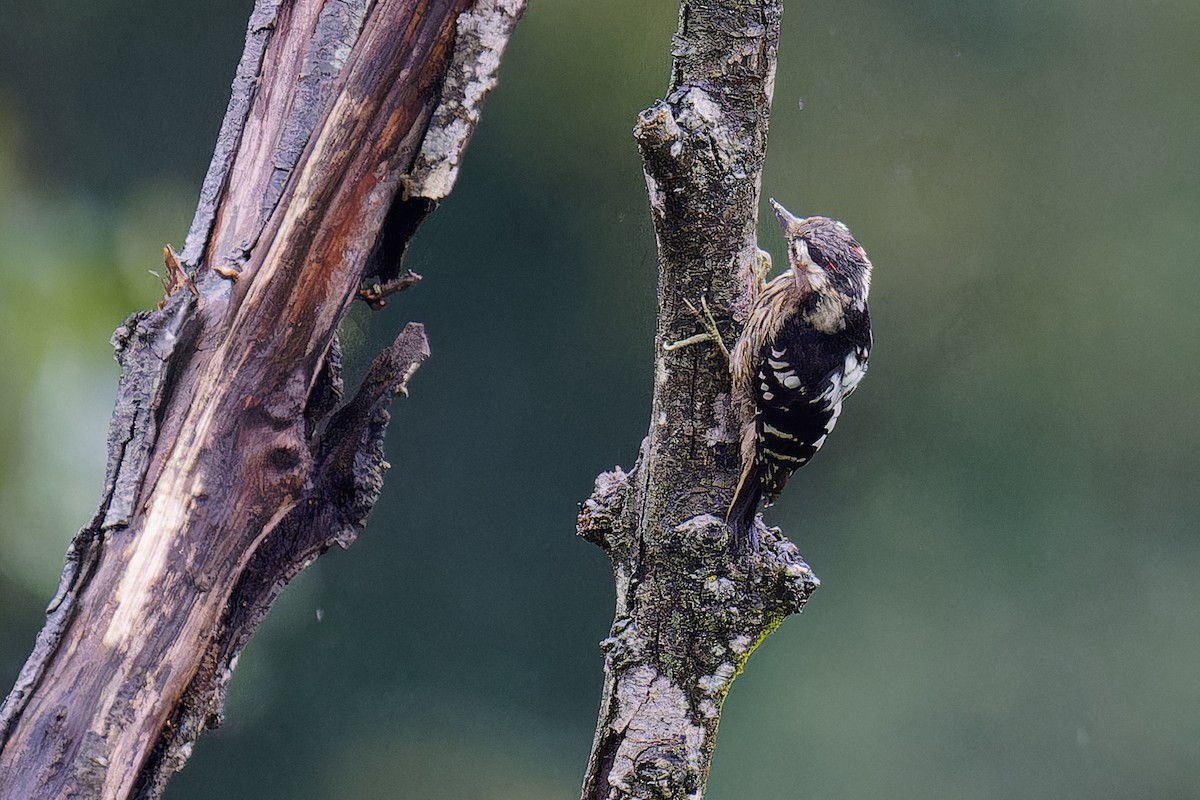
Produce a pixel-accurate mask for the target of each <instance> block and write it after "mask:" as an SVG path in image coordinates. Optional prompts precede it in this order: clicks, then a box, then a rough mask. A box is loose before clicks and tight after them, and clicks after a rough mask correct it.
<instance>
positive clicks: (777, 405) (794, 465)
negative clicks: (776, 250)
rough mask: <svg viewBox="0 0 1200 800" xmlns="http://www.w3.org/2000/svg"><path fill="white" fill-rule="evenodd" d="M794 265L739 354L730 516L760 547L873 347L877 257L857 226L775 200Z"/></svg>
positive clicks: (767, 293) (763, 303) (769, 287)
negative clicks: (783, 496)
mask: <svg viewBox="0 0 1200 800" xmlns="http://www.w3.org/2000/svg"><path fill="white" fill-rule="evenodd" d="M771 205H772V206H774V208H775V215H776V217H778V219H779V224H780V225H781V226H783V233H784V236H785V237H786V238H787V241H788V270H787V271H786V272H784V273H783V274H782V275H779V276H778V277H776V278H775V279H773V280H771V281H770V282H769V283H767V284H766V285H764V286H763V287H762V289H761V292H760V294H759V295H758V297H757V298H756V300H755V302H754V305H753V307H752V309H751V311H750V316H749V319H748V320H747V322H746V327H745V328H744V329H743V331H742V335H741V337H740V338H739V339H738V340H737V343H736V344H735V345H734V348H733V351H732V352H731V354H730V359H729V369H730V373H731V378H732V386H733V398H734V401H735V404H736V405H737V407H738V408H739V409H740V410H741V414H742V419H743V421H744V422H743V425H744V427H743V429H742V441H741V449H742V473H741V477H740V479H739V480H738V485H737V489H736V490H735V491H734V496H733V501H732V502H731V503H730V505H729V511H728V513H727V515H726V519H727V521H728V523H729V525H730V528H731V529H732V530H733V536H734V543H735V546H737V547H739V548H740V547H743V546H744V545H745V543H746V541H747V536H749V543H750V546H751V547H752V548H754V549H757V548H758V536H757V535H756V533H755V527H754V517H755V514H757V513H758V509H759V507H760V506H761V505H762V504H763V502H764V501H765V502H766V504H767V505H770V504H771V503H773V502H774V501H775V499H776V498H777V497H779V493H780V492H781V491H783V487H784V484H786V483H787V481H788V478H790V477H791V476H792V473H793V472H795V471H796V470H797V469H799V468H800V467H802V466H804V465H805V464H807V463H808V461H809V460H810V459H811V458H812V457H813V455H814V454H816V452H817V451H818V450H820V449H821V445H823V444H825V439H826V437H828V436H829V433H830V431H832V430H833V426H834V425H835V424H836V423H837V420H838V415H839V414H841V413H842V401H843V400H845V399H846V398H847V397H848V396H849V395H850V393H851V392H853V391H854V390H855V389H856V388H858V384H859V381H861V380H862V378H863V375H864V374H865V373H866V371H867V357H868V355H869V354H870V351H871V318H870V314H869V312H868V310H867V295H868V293H869V292H870V289H871V262H870V261H869V260H868V259H867V254H866V252H865V251H864V250H863V248H862V245H860V244H859V243H858V242H857V241H855V240H854V237H853V236H851V235H850V229H849V228H847V227H846V226H845V225H843V224H842V223H841V222H838V221H837V220H833V219H829V218H828V217H808V218H804V219H801V218H799V217H796V216H794V215H793V214H791V213H790V212H789V211H788V210H787V209H785V208H784V207H783V206H781V205H780V204H779V203H776V202H775V201H774V200H771Z"/></svg>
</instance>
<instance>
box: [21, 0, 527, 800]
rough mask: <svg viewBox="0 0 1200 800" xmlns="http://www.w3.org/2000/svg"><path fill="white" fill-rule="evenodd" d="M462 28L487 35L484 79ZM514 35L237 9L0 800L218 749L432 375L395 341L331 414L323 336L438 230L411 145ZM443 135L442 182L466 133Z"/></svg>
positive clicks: (503, 8) (404, 4) (370, 13)
mask: <svg viewBox="0 0 1200 800" xmlns="http://www.w3.org/2000/svg"><path fill="white" fill-rule="evenodd" d="M468 9H471V12H472V15H473V17H472V18H473V19H476V20H478V19H479V18H482V19H484V20H490V21H492V22H493V23H494V24H493V26H492V28H491V34H490V42H491V46H490V48H489V49H488V50H486V52H487V53H488V54H489V55H488V58H487V59H484V60H486V61H487V63H486V64H483V65H480V64H476V63H475V62H474V61H473V60H472V58H471V57H470V55H468V54H469V53H472V52H484V51H479V50H476V49H473V48H474V47H475V45H474V44H472V41H473V40H472V38H471V37H470V36H464V34H463V33H462V27H461V25H459V21H460V20H461V19H462V18H463V17H464V16H466V15H464V14H463V12H464V11H467V10H468ZM522 10H523V4H522V3H520V2H514V0H509V2H503V3H497V2H492V0H481V2H478V3H474V4H473V3H472V2H471V1H470V0H374V2H372V1H371V0H260V1H259V2H258V4H257V5H256V7H255V9H254V11H253V13H252V14H251V17H250V23H249V27H248V31H247V36H246V47H245V51H244V53H243V56H242V59H241V62H240V64H239V65H238V69H237V74H236V77H235V80H234V84H233V91H232V97H231V100H230V104H229V108H228V111H227V114H226V118H225V122H224V124H223V125H222V128H221V132H220V135H219V139H218V142H217V144H216V147H215V150H214V155H213V160H212V163H211V166H210V168H209V172H208V175H207V177H206V178H205V181H204V185H203V188H202V190H201V193H200V200H199V203H198V206H197V211H196V217H195V220H194V222H193V224H192V227H191V230H190V232H189V234H188V237H187V241H186V244H185V246H184V250H183V253H182V254H181V255H180V257H179V259H178V260H177V259H176V256H175V254H174V253H173V252H171V251H168V253H167V260H168V265H169V267H171V269H170V270H169V271H170V275H171V282H170V284H169V286H168V295H167V297H165V298H164V301H163V303H162V305H161V307H160V308H159V309H158V310H156V311H152V312H144V313H139V314H134V315H133V316H132V317H130V319H129V320H128V321H127V322H126V323H125V324H124V325H123V326H122V327H121V328H119V329H118V330H117V333H116V334H115V335H114V339H113V344H114V346H115V348H116V352H117V360H118V361H119V362H120V364H121V366H122V371H123V372H122V378H121V382H120V387H119V390H118V399H117V405H116V408H115V410H114V413H113V418H112V423H111V426H110V431H109V441H108V453H109V457H108V468H107V474H106V479H105V491H104V497H103V500H102V502H101V504H100V508H99V510H98V511H97V513H96V515H95V517H94V518H93V519H92V521H91V522H90V523H89V524H88V526H87V527H85V528H84V529H83V530H82V531H81V532H80V533H79V535H78V536H77V537H76V539H75V540H74V542H73V543H72V545H71V548H70V550H69V551H68V554H67V563H66V567H65V569H64V571H63V576H62V580H61V582H60V586H59V589H58V591H57V593H56V594H55V597H54V599H53V600H52V601H51V603H50V607H49V609H48V618H47V622H46V626H45V627H44V628H43V630H42V631H41V632H40V633H39V635H38V638H37V642H36V644H35V647H34V650H33V653H32V654H31V655H30V658H29V660H28V661H27V663H26V664H25V667H24V668H23V669H22V671H21V674H20V676H19V677H18V680H17V683H16V685H15V686H14V688H13V690H12V692H11V693H10V694H9V695H8V697H7V698H6V699H5V701H4V704H3V706H2V707H0V794H3V796H5V797H22V798H57V797H68V796H82V797H95V798H128V797H139V798H153V797H157V796H159V795H160V794H161V792H162V789H163V786H164V785H165V782H166V780H167V779H168V778H169V777H170V775H171V774H172V773H173V772H175V771H176V770H178V769H179V768H180V767H181V766H182V765H183V764H184V762H185V761H186V760H187V758H188V756H189V755H190V752H191V748H192V745H193V743H194V741H195V739H196V737H197V736H198V735H199V734H200V732H201V731H202V730H203V729H204V728H206V727H212V726H214V725H216V724H218V723H219V721H220V715H221V709H222V705H223V702H224V696H225V687H226V685H227V682H228V680H229V677H230V674H231V671H232V669H233V665H234V663H235V662H236V659H237V655H238V653H240V651H241V649H242V648H243V647H244V645H245V643H246V641H247V639H248V638H249V636H250V635H251V634H252V633H253V631H254V629H255V628H256V627H257V625H258V623H259V622H260V621H261V619H262V618H263V616H264V615H265V614H266V612H267V610H268V609H269V608H270V606H271V603H272V602H273V601H274V599H275V597H276V596H277V595H278V593H279V591H280V590H281V589H282V588H283V586H284V585H286V584H287V583H288V581H290V580H291V579H292V578H293V577H294V576H295V575H296V574H297V573H298V572H299V571H300V570H301V569H303V568H304V567H305V566H307V565H308V564H309V563H311V562H312V561H313V560H314V559H315V558H316V557H317V556H319V555H320V554H321V553H322V552H324V551H325V550H327V549H328V548H330V547H332V546H334V545H340V546H343V547H345V546H348V545H349V544H350V543H351V542H352V541H353V539H354V536H355V535H356V533H357V531H358V530H360V529H361V528H362V527H363V526H364V525H365V524H366V520H367V516H368V515H369V513H370V511H371V508H372V507H373V505H374V503H375V501H376V499H377V498H378V496H379V491H380V488H381V486H382V481H383V473H384V471H385V469H386V467H387V464H386V463H385V462H384V460H383V437H384V434H385V432H386V427H387V422H388V408H389V406H390V403H391V400H392V398H393V397H394V396H395V395H396V394H397V393H404V392H405V391H406V387H407V384H408V381H409V379H410V378H411V377H412V375H413V372H414V371H415V370H416V368H417V367H418V366H419V365H420V363H421V362H422V361H423V360H424V359H425V358H426V357H427V356H428V354H429V351H428V346H427V344H426V340H425V335H424V329H423V328H422V327H421V326H420V325H416V324H410V325H409V326H408V327H406V328H405V329H404V331H402V332H401V333H400V335H399V336H398V337H397V339H396V341H395V343H394V344H393V345H392V346H391V347H389V348H388V349H386V350H385V351H384V352H383V353H381V354H380V355H379V357H377V358H376V360H375V362H374V363H373V364H372V366H371V368H370V370H369V372H368V374H367V377H366V378H365V379H364V381H363V383H362V385H361V386H360V387H359V389H358V390H357V392H356V393H355V394H354V396H353V397H352V398H351V399H350V400H348V401H344V402H343V397H342V395H343V390H342V382H341V376H340V368H341V358H340V354H339V351H338V348H337V343H336V338H335V332H336V329H337V326H338V324H339V323H340V322H341V320H342V319H343V318H344V316H345V314H346V312H347V310H348V309H349V306H350V304H351V303H352V302H353V300H354V298H355V297H356V296H358V294H359V291H360V289H361V287H362V285H363V283H364V281H365V282H368V283H371V282H372V281H376V279H379V278H382V279H383V282H384V283H387V284H389V285H391V284H390V278H391V277H392V275H393V273H398V271H399V258H400V255H402V253H403V247H404V245H405V244H406V243H407V239H408V238H409V237H411V235H412V233H413V231H415V229H416V225H417V223H419V221H420V219H422V218H423V217H424V216H425V215H426V214H428V213H429V211H431V210H432V208H433V204H432V203H431V202H430V201H429V200H422V201H421V202H420V203H419V205H418V206H417V207H416V211H415V212H410V211H409V210H408V208H407V207H406V206H405V205H404V204H405V203H407V202H409V200H408V198H406V197H405V196H404V193H403V192H402V188H403V187H404V186H406V185H408V184H409V182H410V179H409V177H408V175H409V173H410V171H411V170H412V169H413V166H414V163H415V161H416V158H417V153H418V152H419V151H420V150H421V148H422V142H424V141H427V140H429V139H435V140H440V139H444V138H445V137H446V135H447V134H446V131H444V130H442V129H441V128H439V127H438V126H439V124H440V123H436V122H435V123H432V124H431V119H434V118H435V115H436V113H438V112H437V109H438V108H439V104H442V103H443V102H444V100H445V98H444V97H443V87H445V86H448V85H452V84H453V85H459V84H463V83H465V82H468V81H469V80H471V79H472V78H473V76H474V75H475V74H476V72H477V71H478V72H479V73H480V74H482V73H485V72H486V73H487V74H489V75H493V76H494V73H495V66H496V65H495V63H494V62H495V60H497V59H498V58H499V52H500V50H502V48H503V44H504V42H505V41H506V40H507V37H508V35H509V33H511V31H512V28H513V26H514V25H515V23H516V21H517V19H518V18H519V16H520V13H521V11H522ZM460 45H461V47H460ZM456 52H457V53H459V55H458V56H455V53H456ZM480 58H481V59H483V57H482V56H480ZM491 80H492V81H494V77H493V78H491ZM488 88H490V84H489V86H488ZM482 91H486V89H484V90H482ZM482 91H481V92H478V93H476V94H475V95H474V96H473V100H472V102H473V104H474V113H473V114H470V115H467V117H466V120H467V122H466V124H467V125H468V127H470V126H473V125H474V122H475V121H476V120H477V119H478V103H479V101H480V99H481V98H482ZM451 116H452V117H453V118H454V119H455V120H456V122H457V123H458V124H457V125H456V127H455V131H454V132H453V136H454V138H455V140H456V141H458V142H460V145H459V147H458V148H457V149H456V150H455V151H454V155H453V158H452V160H453V162H454V165H453V168H454V169H456V168H457V161H458V158H459V157H460V156H461V148H462V147H464V146H465V144H466V139H467V137H468V136H469V133H470V131H469V130H466V131H464V130H463V129H462V119H463V117H461V116H454V115H451ZM437 152H446V151H445V150H438V151H437ZM446 158H448V159H449V158H451V156H450V155H447V156H446ZM431 165H432V167H434V168H437V167H439V166H440V165H437V164H434V163H432V162H431ZM426 167H427V168H429V167H430V164H427V165H426ZM443 186H444V188H445V191H449V183H447V182H445V181H443ZM441 196H444V192H443V194H442V195H441ZM397 209H400V210H399V211H398V210H397ZM391 227H398V228H399V231H400V232H399V233H397V232H395V231H394V230H389V228H391ZM181 267H182V268H181Z"/></svg>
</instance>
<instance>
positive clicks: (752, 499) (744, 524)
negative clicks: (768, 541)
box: [725, 458, 762, 553]
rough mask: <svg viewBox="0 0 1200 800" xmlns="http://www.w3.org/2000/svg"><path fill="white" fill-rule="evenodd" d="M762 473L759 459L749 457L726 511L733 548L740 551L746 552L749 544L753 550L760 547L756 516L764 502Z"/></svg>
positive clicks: (726, 520)
mask: <svg viewBox="0 0 1200 800" xmlns="http://www.w3.org/2000/svg"><path fill="white" fill-rule="evenodd" d="M760 473H761V467H760V466H759V463H758V459H757V458H750V459H747V463H746V465H745V466H744V467H743V468H742V476H741V478H739V479H738V485H737V489H735V490H734V493H733V501H732V502H731V503H730V504H729V510H728V511H727V512H726V513H725V522H726V523H727V524H728V525H729V530H730V531H732V532H733V549H734V550H735V551H736V552H739V553H742V552H745V550H746V546H747V545H749V547H750V549H751V550H757V549H758V530H757V529H756V528H755V526H754V517H755V516H757V515H758V507H759V505H760V504H761V502H762V482H761V476H760Z"/></svg>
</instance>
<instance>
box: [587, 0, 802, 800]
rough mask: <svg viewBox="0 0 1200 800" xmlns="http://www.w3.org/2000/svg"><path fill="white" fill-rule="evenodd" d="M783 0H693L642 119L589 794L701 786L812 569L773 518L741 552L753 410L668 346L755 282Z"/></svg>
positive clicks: (601, 501) (727, 316)
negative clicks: (651, 361) (628, 400)
mask: <svg viewBox="0 0 1200 800" xmlns="http://www.w3.org/2000/svg"><path fill="white" fill-rule="evenodd" d="M781 10H782V9H781V4H780V2H779V0H755V1H754V2H735V1H734V0H684V2H683V3H682V4H681V8H680V21H679V29H678V31H677V33H676V35H675V38H674V41H673V43H672V52H673V54H674V56H675V61H674V68H673V70H672V77H671V85H670V87H669V89H668V93H667V97H666V99H665V100H663V101H660V102H658V103H656V104H655V105H653V106H652V107H651V108H649V109H647V110H646V111H644V112H642V114H641V116H640V117H639V119H638V123H637V126H636V128H635V131H634V136H635V138H636V140H637V143H638V147H639V149H640V151H641V154H642V159H643V164H644V169H645V173H646V184H647V188H648V190H649V194H650V209H651V214H652V217H653V222H654V229H655V234H656V237H657V241H658V249H659V259H658V263H659V282H658V325H657V329H656V333H655V335H656V342H657V343H658V345H659V347H658V348H657V352H656V357H655V373H654V374H655V380H654V395H653V401H652V408H651V416H650V430H649V433H648V434H647V436H646V439H645V441H644V442H643V443H642V447H641V451H640V454H639V457H638V462H637V465H636V466H635V468H634V469H633V471H632V472H631V473H628V474H626V473H624V472H622V471H621V470H620V469H619V468H618V469H616V470H614V471H612V472H608V473H604V474H602V475H601V476H600V477H599V478H598V479H597V481H596V491H595V492H594V493H593V495H592V497H591V498H590V499H589V500H588V501H587V502H586V503H585V504H584V507H583V511H582V513H581V514H580V518H579V534H580V535H581V536H583V537H585V538H587V539H589V540H591V541H594V542H596V543H597V544H599V545H601V546H602V547H604V548H605V549H606V550H607V551H608V553H609V555H610V557H611V558H612V562H613V572H614V575H615V578H616V584H617V607H616V618H615V620H614V623H613V628H612V633H611V635H610V637H609V638H608V639H606V640H605V641H604V642H603V643H602V648H603V649H604V651H605V684H604V690H603V694H602V697H601V707H600V717H599V721H598V723H597V730H596V738H595V741H594V743H593V748H592V754H591V758H590V760H589V764H588V769H587V773H586V775H585V777H584V784H583V791H582V797H583V798H584V800H616V799H617V798H672V799H673V800H676V799H677V800H684V799H685V798H698V797H700V796H701V795H702V794H703V791H704V787H705V783H706V781H707V778H708V772H709V765H710V763H711V759H712V754H713V749H714V747H715V744H716V732H717V723H718V721H719V718H720V712H721V706H722V703H723V702H724V699H725V697H726V695H727V693H728V691H729V687H730V685H731V684H732V682H733V679H734V678H735V677H736V676H737V674H738V673H739V672H740V671H741V670H742V668H743V667H744V665H745V663H746V660H747V659H748V658H749V656H750V653H751V652H752V651H753V650H754V648H755V647H756V646H757V645H758V644H759V643H760V642H761V641H762V640H763V639H764V638H765V637H766V636H767V635H768V634H769V633H770V632H771V631H772V630H773V629H774V628H775V627H776V626H777V625H778V624H779V623H780V622H781V621H782V619H783V618H784V617H785V616H787V615H788V614H791V613H795V612H797V611H799V610H800V609H801V608H802V607H803V605H804V603H805V601H806V600H807V599H808V596H809V595H810V594H811V593H812V591H813V590H814V589H815V588H816V586H817V581H816V578H815V577H814V576H813V574H812V572H811V571H810V570H809V568H808V566H807V564H805V563H804V561H803V559H802V558H801V557H800V555H799V553H798V552H797V550H796V548H795V547H794V546H793V545H792V544H791V543H790V542H788V541H787V540H785V539H783V538H781V537H780V536H778V535H777V532H763V533H762V534H761V540H762V541H761V549H760V551H758V552H756V553H749V554H745V555H734V554H733V548H732V546H731V539H730V531H729V528H728V527H727V526H726V524H725V523H724V519H723V517H724V514H723V512H724V509H725V508H726V506H727V505H728V503H729V500H730V497H731V495H732V491H733V487H734V485H735V483H736V481H737V477H738V471H739V467H740V464H739V452H738V442H739V431H740V428H741V426H742V424H744V422H745V420H744V419H743V418H742V416H741V413H740V410H739V409H735V408H731V403H730V395H729V372H728V364H727V362H726V361H725V359H724V358H723V356H722V355H721V354H720V351H719V350H718V349H717V348H715V347H712V346H703V345H697V346H691V347H686V348H682V349H670V350H667V349H664V348H662V347H661V345H662V344H664V343H666V342H675V341H678V340H681V339H685V338H687V337H688V336H690V335H691V334H694V333H695V332H696V327H697V321H696V317H695V316H694V315H693V314H692V313H691V311H690V310H689V303H691V304H693V305H694V304H696V303H697V302H698V301H700V300H701V299H702V298H707V301H708V303H709V305H710V307H711V308H712V310H713V313H714V315H715V317H716V319H717V322H718V325H719V326H720V327H721V328H723V331H724V333H725V334H726V336H729V335H730V334H732V333H734V332H735V331H736V329H738V328H739V327H740V323H741V322H743V321H744V316H745V313H746V311H747V310H748V307H749V304H750V302H751V301H752V299H753V293H754V291H755V289H756V286H757V280H758V275H757V273H758V266H759V264H760V258H761V256H760V252H759V250H758V247H757V244H756V236H755V233H756V219H757V208H758V200H759V183H760V177H761V170H762V163H763V157H764V154H765V151H766V140H767V122H768V117H769V110H770V100H771V91H772V83H773V78H774V71H775V51H776V44H777V41H778V35H779V19H780V14H781Z"/></svg>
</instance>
